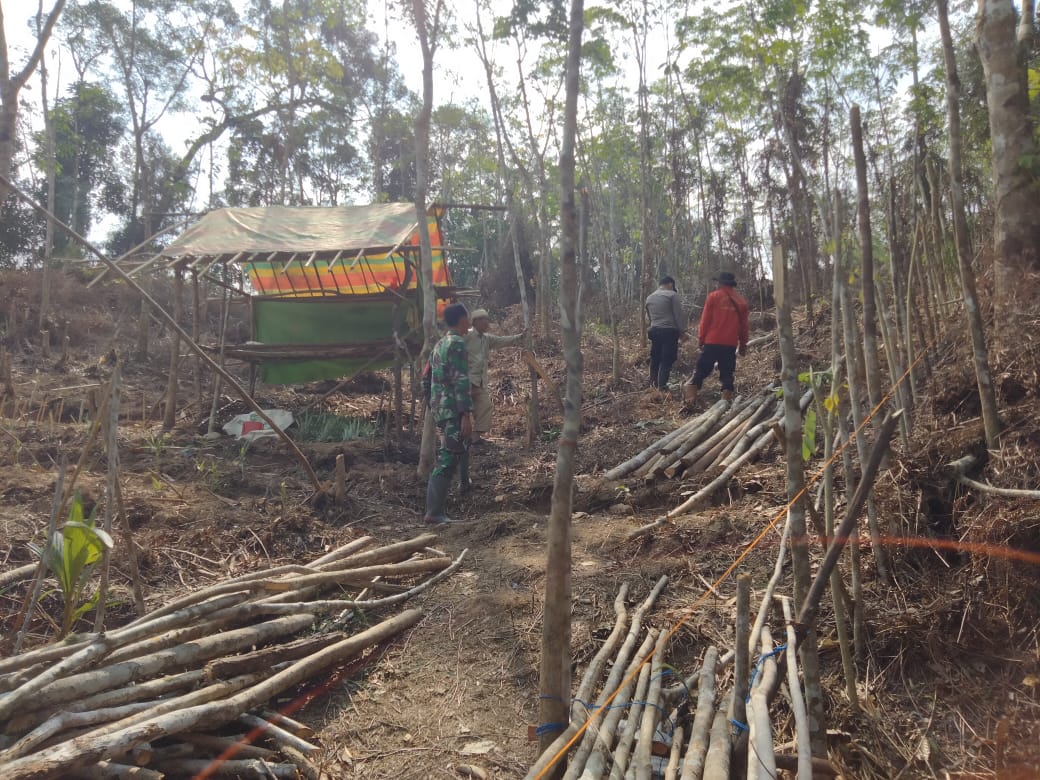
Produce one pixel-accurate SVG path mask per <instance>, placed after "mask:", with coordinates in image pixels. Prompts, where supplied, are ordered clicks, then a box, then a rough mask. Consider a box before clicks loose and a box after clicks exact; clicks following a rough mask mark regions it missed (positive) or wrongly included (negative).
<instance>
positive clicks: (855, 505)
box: [797, 411, 902, 631]
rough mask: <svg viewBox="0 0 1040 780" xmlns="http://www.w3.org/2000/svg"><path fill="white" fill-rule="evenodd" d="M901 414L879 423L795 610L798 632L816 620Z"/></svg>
mask: <svg viewBox="0 0 1040 780" xmlns="http://www.w3.org/2000/svg"><path fill="white" fill-rule="evenodd" d="M901 414H902V412H901V411H896V412H894V413H889V414H886V415H885V419H884V420H883V421H882V423H881V429H880V430H879V432H878V438H877V441H875V442H874V446H873V447H872V448H871V450H870V454H869V456H868V458H867V460H866V464H865V465H864V466H863V476H862V477H861V478H860V481H859V484H858V485H857V486H856V492H855V494H853V496H852V498H851V499H850V500H849V505H848V508H847V509H846V510H845V517H843V518H842V521H841V523H840V524H839V525H838V529H837V531H835V533H834V538H833V539H832V540H831V543H830V545H829V546H828V547H827V553H826V554H825V555H824V557H823V561H822V562H821V563H820V566H819V568H818V569H817V570H816V578H815V579H814V580H813V582H812V585H811V586H810V588H809V592H808V593H807V594H806V596H805V601H804V602H802V606H801V608H800V609H799V611H798V621H797V622H798V626H799V630H800V631H801V630H804V628H807V627H809V626H811V625H812V624H813V623H814V622H815V620H816V613H817V611H818V610H819V608H820V599H821V598H822V597H823V593H824V591H825V590H826V588H827V584H828V581H829V578H830V573H831V571H832V570H833V569H834V567H835V566H836V565H837V563H838V558H840V557H841V552H842V550H843V549H844V548H845V544H846V542H848V540H849V534H851V533H852V530H853V529H854V528H855V526H856V520H857V519H858V517H859V513H860V512H861V511H863V505H864V504H865V503H866V501H867V496H868V495H870V493H871V491H872V490H873V486H874V478H875V477H876V476H877V472H878V469H879V468H880V466H881V460H882V458H883V457H884V455H885V453H886V452H887V451H888V445H889V440H890V439H891V438H892V434H893V432H894V431H895V427H896V425H897V424H898V422H899V416H900V415H901ZM803 627H804V628H803Z"/></svg>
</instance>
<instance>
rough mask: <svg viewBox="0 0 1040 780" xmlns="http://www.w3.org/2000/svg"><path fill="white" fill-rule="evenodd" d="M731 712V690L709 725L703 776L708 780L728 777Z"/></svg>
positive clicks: (730, 748)
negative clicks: (709, 738) (709, 733)
mask: <svg viewBox="0 0 1040 780" xmlns="http://www.w3.org/2000/svg"><path fill="white" fill-rule="evenodd" d="M732 712H733V691H732V690H731V691H730V692H729V695H728V696H727V697H726V698H725V699H724V700H723V702H722V704H720V705H719V708H718V710H716V711H715V720H714V722H713V723H712V725H711V740H710V741H709V742H708V754H707V756H705V758H704V777H705V778H707V779H708V780H715V778H725V777H729V764H730V755H731V752H732V747H731V745H730V741H729V728H730V726H729V722H730V719H731V718H732Z"/></svg>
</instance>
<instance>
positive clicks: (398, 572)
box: [255, 558, 451, 593]
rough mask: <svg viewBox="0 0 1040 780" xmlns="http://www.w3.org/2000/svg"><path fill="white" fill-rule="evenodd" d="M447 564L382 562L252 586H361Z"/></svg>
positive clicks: (274, 588)
mask: <svg viewBox="0 0 1040 780" xmlns="http://www.w3.org/2000/svg"><path fill="white" fill-rule="evenodd" d="M450 565H451V559H450V558H417V559H415V560H410V561H403V562H401V563H383V564H378V565H374V566H365V567H363V568H359V569H354V568H350V569H346V568H344V569H341V570H336V571H323V572H319V573H317V574H301V575H299V576H297V577H294V578H293V579H291V580H287V579H278V580H260V581H258V582H257V583H256V584H255V587H256V588H257V589H258V590H265V591H267V592H269V593H284V592H287V591H295V590H300V591H304V590H307V589H308V588H314V587H322V586H325V585H357V586H364V585H365V584H366V583H368V582H370V581H371V580H372V578H373V577H376V576H378V577H407V576H409V575H412V574H424V573H426V572H431V571H440V570H441V569H446V568H448V566H450Z"/></svg>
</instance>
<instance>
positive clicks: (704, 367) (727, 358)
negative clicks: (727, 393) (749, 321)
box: [690, 344, 737, 390]
mask: <svg viewBox="0 0 1040 780" xmlns="http://www.w3.org/2000/svg"><path fill="white" fill-rule="evenodd" d="M716 365H718V367H719V379H720V380H721V381H722V389H723V390H732V389H733V372H734V371H735V370H736V368H737V348H736V347H727V346H725V345H724V344H705V345H704V346H703V347H701V355H700V357H699V358H697V366H696V367H695V368H694V369H693V379H691V380H690V382H691V383H692V384H693V385H695V386H696V387H698V388H699V387H700V386H701V384H702V383H703V382H704V380H705V379H707V378H708V377H709V376H711V372H712V371H714V370H715V366H716Z"/></svg>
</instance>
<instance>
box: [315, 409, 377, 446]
mask: <svg viewBox="0 0 1040 780" xmlns="http://www.w3.org/2000/svg"><path fill="white" fill-rule="evenodd" d="M295 431H296V433H295V438H296V439H298V440H299V441H313V442H341V441H352V440H354V439H365V438H368V437H369V436H375V435H377V434H378V433H379V425H378V423H375V422H373V421H371V420H367V419H365V418H363V417H341V416H339V415H337V414H332V413H331V412H303V413H301V414H300V415H298V416H297V417H296V426H295Z"/></svg>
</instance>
